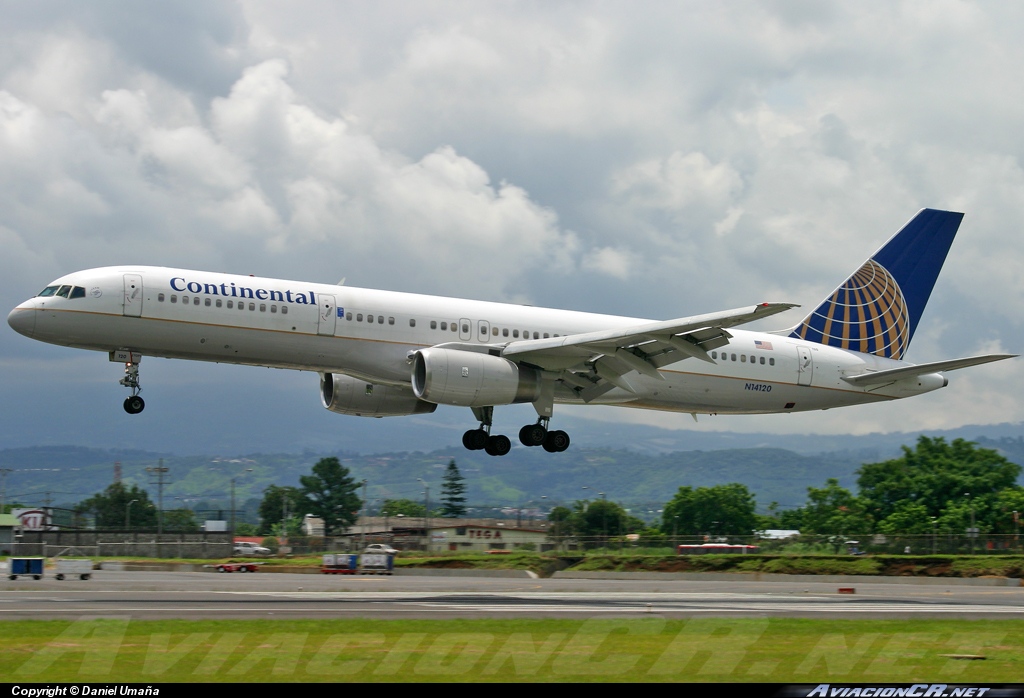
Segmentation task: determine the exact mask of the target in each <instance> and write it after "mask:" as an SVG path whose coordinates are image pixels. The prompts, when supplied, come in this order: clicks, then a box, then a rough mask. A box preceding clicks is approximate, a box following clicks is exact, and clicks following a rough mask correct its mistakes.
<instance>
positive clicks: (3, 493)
mask: <svg viewBox="0 0 1024 698" xmlns="http://www.w3.org/2000/svg"><path fill="white" fill-rule="evenodd" d="M13 472H14V471H13V470H12V469H11V468H0V514H5V513H7V509H5V508H4V507H5V506H6V505H7V473H13Z"/></svg>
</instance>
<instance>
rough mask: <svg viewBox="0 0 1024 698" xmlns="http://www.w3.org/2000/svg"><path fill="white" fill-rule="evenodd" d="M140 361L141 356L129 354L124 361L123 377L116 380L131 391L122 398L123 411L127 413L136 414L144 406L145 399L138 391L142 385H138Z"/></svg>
mask: <svg viewBox="0 0 1024 698" xmlns="http://www.w3.org/2000/svg"><path fill="white" fill-rule="evenodd" d="M140 361H142V357H141V356H139V355H138V354H131V355H130V358H129V360H128V361H125V363H124V378H122V379H121V380H119V381H118V383H120V384H121V385H123V386H124V387H126V388H128V389H130V390H131V391H132V394H131V395H130V396H129V397H126V398H125V399H124V411H125V412H127V413H128V414H138V413H139V412H142V410H144V409H145V408H146V401H145V400H143V399H142V398H141V397H139V393H140V392H141V391H142V386H141V385H139V362H140Z"/></svg>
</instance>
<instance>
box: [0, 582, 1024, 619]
mask: <svg viewBox="0 0 1024 698" xmlns="http://www.w3.org/2000/svg"><path fill="white" fill-rule="evenodd" d="M956 582H957V580H951V581H950V583H949V584H948V585H939V586H933V585H921V586H918V585H913V584H910V585H906V584H899V585H896V584H884V583H872V582H865V583H857V584H853V585H849V584H844V585H841V586H843V587H844V588H848V589H849V588H852V589H853V591H854V593H839V586H840V585H837V584H835V583H822V582H814V583H806V582H775V581H772V582H764V581H761V582H756V581H743V580H737V581H735V582H723V581H720V580H715V581H692V580H679V581H657V582H652V581H649V580H640V579H638V580H629V579H626V580H623V579H614V580H608V579H500V578H497V579H496V578H488V577H473V576H465V575H459V576H452V577H404V576H394V577H338V576H320V575H305V574H267V573H264V574H230V575H217V574H208V573H196V572H115V571H103V570H100V571H97V572H96V573H95V575H94V577H93V578H92V579H90V580H89V581H80V580H77V579H75V580H65V581H56V580H54V579H48V578H44V579H42V580H32V579H30V578H29V579H24V578H19V579H18V580H15V581H11V580H7V579H6V578H5V579H3V581H0V619H2V620H17V619H28V618H31V619H77V618H81V617H83V616H108V615H116V616H130V617H131V618H137V619H170V618H176V619H260V618H275V619H295V618H315V619H325V618H379V619H399V618H403V619H412V618H432V619H444V618H513V617H515V618H582V617H600V616H611V615H615V616H642V615H644V614H657V615H658V616H661V617H663V618H691V617H755V616H756V617H791V618H848V619H852V618H959V619H986V618H1024V588H1020V587H981V586H965V585H961V584H957V583H956Z"/></svg>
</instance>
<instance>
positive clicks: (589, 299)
mask: <svg viewBox="0 0 1024 698" xmlns="http://www.w3.org/2000/svg"><path fill="white" fill-rule="evenodd" d="M0 26H3V27H4V35H5V40H4V41H3V42H2V43H0V300H2V301H3V305H4V307H6V308H10V307H13V306H14V305H16V304H17V303H18V302H20V301H22V300H23V299H25V298H27V297H29V296H32V295H34V294H35V293H36V292H37V291H38V290H39V289H40V288H42V287H43V286H44V285H46V283H47V282H49V281H50V280H52V279H53V278H56V277H58V276H60V275H62V274H65V273H67V272H70V271H74V270H77V269H82V268H87V267H93V266H103V265H111V264H126V263H139V264H152V265H168V266H181V267H187V268H197V269H209V270H217V271H229V272H236V273H245V274H249V273H252V274H257V275H264V276H274V277H285V278H296V279H305V280H312V281H319V282H329V283H333V282H337V281H338V280H339V279H341V278H345V279H346V284H348V285H351V286H366V287H371V288H386V289H393V290H401V291H411V292H417V293H436V294H444V295H452V296H460V297H471V298H483V299H488V300H508V301H516V302H527V303H532V304H536V305H547V306H553V307H562V308H572V309H579V310H590V311H600V312H609V313H621V314H624V315H632V316H642V317H650V318H659V319H660V318H672V317H680V316H685V315H690V314H695V313H701V312H708V311H713V310H719V309H725V308H732V307H737V306H741V305H747V304H751V303H755V302H760V301H764V300H771V301H789V302H796V303H801V304H803V305H804V306H805V308H806V307H807V306H813V305H814V304H815V303H816V301H818V300H819V299H820V298H821V297H823V296H824V295H825V294H827V293H828V292H829V291H831V290H832V288H834V287H835V286H836V285H837V284H838V283H839V282H841V281H842V280H843V279H845V278H846V276H847V275H848V274H849V273H850V272H851V271H852V270H853V269H855V268H856V267H857V266H859V264H860V263H861V262H862V261H863V260H864V259H865V258H866V257H867V256H868V255H870V254H871V253H872V252H873V251H874V250H875V249H876V248H877V246H879V245H880V244H881V243H882V242H883V241H884V240H885V239H886V238H887V237H888V236H889V235H890V234H891V233H892V232H894V231H895V230H896V229H897V228H898V227H899V226H900V225H902V224H903V223H904V222H905V221H906V220H907V219H909V218H910V217H911V216H912V215H913V214H914V213H915V212H916V211H917V210H918V209H920V208H922V207H926V206H927V207H935V208H948V209H954V210H958V211H964V212H966V214H967V215H966V218H965V219H964V224H963V226H962V227H961V229H960V235H959V237H958V239H957V241H956V243H955V244H954V246H953V250H952V253H951V255H950V259H949V260H948V262H947V264H946V267H945V269H944V271H943V273H942V275H941V276H940V277H939V282H938V285H937V286H936V289H935V292H934V294H933V296H932V301H931V304H930V306H929V308H928V310H927V311H926V313H925V315H924V318H923V320H922V324H921V326H920V328H919V330H918V333H917V335H916V341H915V343H914V345H913V346H912V347H911V350H910V354H909V356H908V358H909V359H910V360H913V361H917V362H923V361H932V360H939V359H944V358H951V357H955V356H962V355H970V354H974V353H982V352H990V351H1007V352H1018V351H1020V350H1021V347H1022V346H1024V332H1022V314H1021V312H1020V310H1021V308H1022V301H1024V278H1022V274H1021V272H1022V260H1024V255H1022V249H1024V242H1022V240H1021V230H1022V228H1024V226H1022V223H1024V205H1022V204H1024V173H1022V163H1021V158H1022V155H1024V129H1021V127H1020V124H1021V123H1024V81H1022V80H1020V78H1019V73H1020V69H1019V66H1021V65H1024V43H1022V42H1020V40H1019V39H1020V36H1021V35H1022V33H1024V6H1019V5H1017V4H1014V3H999V4H995V3H985V4H982V3H965V2H952V1H946V0H928V1H927V2H889V1H886V2H859V3H823V2H810V1H808V2H749V3H743V2H731V3H718V2H673V3H665V2H646V3H639V4H638V3H636V2H631V3H626V2H562V3H550V2H508V3H478V2H429V3H425V2H399V1H393V2H386V3H366V2H336V1H324V2H316V1H310V2H302V1H298V2H289V3H281V2H227V1H224V2H217V1H212V0H202V1H201V2H184V1H178V2H173V3H135V2H90V3H80V2H45V1H38V2H32V3H23V2H0ZM801 317H802V314H800V313H799V311H793V313H791V314H790V315H786V316H783V317H782V318H781V319H778V320H777V322H775V323H774V324H772V325H768V326H765V329H774V328H776V327H779V326H788V325H790V324H795V323H796V322H797V321H798V320H799V319H800V318H801ZM119 377H120V368H119V367H118V366H117V365H115V364H109V363H108V362H107V361H106V357H104V356H102V355H98V354H91V353H85V352H77V351H73V350H70V349H62V348H58V347H49V346H45V345H41V344H38V343H36V342H32V341H30V340H28V339H26V338H24V337H21V336H19V335H16V334H15V333H14V332H13V331H11V330H10V329H9V328H7V327H6V326H4V328H3V331H2V332H0V384H2V385H3V390H4V393H5V399H4V400H3V404H2V405H0V421H2V424H0V447H4V446H14V445H26V444H33V443H43V442H46V443H89V444H90V445H108V446H145V445H147V444H160V445H163V444H165V443H174V442H175V441H183V440H185V441H187V440H188V439H190V438H191V437H190V435H191V434H194V433H195V432H196V430H197V429H200V428H201V427H203V428H206V429H209V428H210V425H211V424H223V425H224V426H223V428H224V429H232V430H235V429H238V428H249V429H251V430H252V432H253V434H254V435H255V434H260V433H264V432H266V431H268V430H273V429H287V428H289V425H290V424H294V423H301V424H305V425H307V426H308V427H309V428H310V429H311V430H317V431H319V432H321V433H329V432H331V431H333V430H339V431H344V430H347V429H348V430H350V429H353V428H356V429H358V428H364V427H366V422H365V421H364V420H357V419H356V418H346V417H340V416H337V415H331V414H329V413H326V412H325V411H324V410H323V409H322V408H321V407H320V405H319V400H318V398H317V395H316V379H315V376H311V375H309V374H299V373H284V372H277V371H267V370H261V369H252V368H238V367H227V366H207V365H201V364H190V363H185V362H169V361H162V360H157V359H152V360H150V361H148V362H146V363H144V365H143V382H144V386H145V387H146V391H145V392H144V396H145V397H146V398H147V410H146V412H145V413H144V414H143V415H140V416H139V417H136V418H134V419H133V418H129V417H127V416H126V415H125V414H124V413H123V412H122V411H121V400H122V399H123V397H124V394H125V393H124V391H123V389H122V388H120V387H119V386H117V384H116V381H117V379H118V378H119ZM1022 377H1024V363H1022V362H1021V361H1015V362H1006V363H1002V364H998V365H994V366H989V367H981V368H976V369H971V370H966V371H961V372H957V373H954V374H951V385H950V387H949V388H946V389H945V390H943V391H939V392H938V393H934V394H931V395H928V396H924V397H920V398H917V399H915V400H914V401H913V402H908V403H894V404H891V405H881V406H868V407H858V408H852V409H847V410H838V411H831V412H823V413H817V414H806V415H788V416H771V417H757V418H750V417H718V418H708V419H704V420H702V422H701V423H699V424H696V425H695V424H694V423H693V421H692V420H691V419H690V417H689V416H688V415H666V414H651V413H644V412H637V411H633V410H615V409H608V408H598V409H585V408H580V409H576V410H568V412H569V413H570V414H572V415H574V416H576V417H589V418H593V419H597V420H603V421H616V420H623V421H630V422H644V423H649V424H655V425H660V426H665V427H670V428H681V429H724V430H735V431H766V432H794V433H801V432H808V433H846V432H853V433H867V432H870V431H894V430H901V431H902V430H912V429H928V428H946V427H954V426H959V425H963V424H987V423H998V422H1020V421H1022V420H1024V402H1022V400H1021V398H1020V395H1019V393H1020V386H1021V383H1022V381H1021V379H1022ZM462 412H463V411H459V410H455V409H454V408H448V409H445V408H441V409H440V410H439V411H438V413H436V414H435V415H434V416H432V417H430V418H428V422H429V420H436V423H437V424H438V425H439V426H440V425H442V424H449V423H450V424H456V425H462V423H463V422H464V423H465V425H466V426H468V425H469V422H470V421H471V420H470V417H469V413H468V411H466V414H463V413H462ZM522 414H523V415H526V416H528V413H526V412H523V413H522ZM228 416H230V419H229V418H228ZM231 420H234V421H231ZM289 420H291V421H289ZM499 420H500V416H499ZM521 421H522V420H521V419H518V418H517V419H516V420H514V424H510V425H508V426H507V428H505V429H504V431H507V432H510V433H513V434H514V433H515V430H517V429H518V425H519V424H520V422H521ZM381 425H383V426H381ZM513 426H514V427H515V428H514V429H513ZM371 428H374V429H394V430H396V432H397V433H400V432H401V422H400V421H394V420H375V422H374V426H373V427H371ZM461 428H464V427H461ZM204 433H205V432H204ZM453 434H454V438H453V441H455V440H457V438H458V433H457V431H454V430H453ZM254 439H255V440H254V442H253V443H254V444H256V445H258V444H259V440H258V437H256V436H254Z"/></svg>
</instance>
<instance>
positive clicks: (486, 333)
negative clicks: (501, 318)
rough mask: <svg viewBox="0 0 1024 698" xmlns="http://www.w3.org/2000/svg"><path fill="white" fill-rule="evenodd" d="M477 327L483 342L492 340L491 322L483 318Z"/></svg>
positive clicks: (478, 335) (478, 337)
mask: <svg viewBox="0 0 1024 698" xmlns="http://www.w3.org/2000/svg"><path fill="white" fill-rule="evenodd" d="M477 327H478V332H477V335H476V336H477V339H479V340H480V341H481V342H489V341H491V323H489V322H487V321H486V320H481V321H480V322H479V324H478V325H477Z"/></svg>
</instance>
